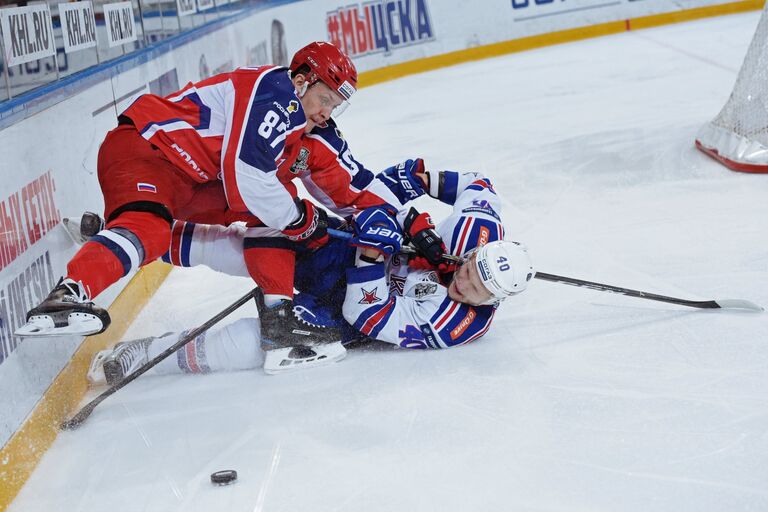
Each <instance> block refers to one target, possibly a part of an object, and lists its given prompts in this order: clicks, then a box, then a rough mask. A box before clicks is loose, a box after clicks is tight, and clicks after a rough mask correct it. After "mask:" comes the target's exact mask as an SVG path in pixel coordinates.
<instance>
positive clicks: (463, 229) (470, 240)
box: [440, 214, 504, 256]
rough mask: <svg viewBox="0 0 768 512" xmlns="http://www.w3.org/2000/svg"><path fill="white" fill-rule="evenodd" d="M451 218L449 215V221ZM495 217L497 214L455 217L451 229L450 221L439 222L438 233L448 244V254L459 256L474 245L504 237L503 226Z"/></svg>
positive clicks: (477, 245)
mask: <svg viewBox="0 0 768 512" xmlns="http://www.w3.org/2000/svg"><path fill="white" fill-rule="evenodd" d="M453 219H454V217H451V223H453V222H454V221H453ZM497 219H498V216H492V217H491V218H489V217H481V216H479V215H477V214H470V215H461V216H459V217H457V218H455V223H454V224H453V226H452V229H451V224H450V223H449V224H442V223H441V224H440V234H441V235H442V236H443V240H444V241H445V243H446V245H447V246H448V252H449V254H454V255H456V256H461V255H463V254H465V253H466V252H467V251H470V250H472V249H474V248H475V247H479V246H481V245H485V244H487V243H489V242H495V241H497V240H502V239H504V226H503V225H502V224H501V222H500V221H498V220H497ZM449 233H450V234H449ZM446 235H448V236H446Z"/></svg>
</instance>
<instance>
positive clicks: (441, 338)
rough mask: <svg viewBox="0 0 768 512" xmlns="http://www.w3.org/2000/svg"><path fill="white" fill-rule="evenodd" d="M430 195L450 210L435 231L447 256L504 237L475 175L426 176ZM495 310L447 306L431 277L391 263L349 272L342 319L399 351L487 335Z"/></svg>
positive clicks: (490, 197)
mask: <svg viewBox="0 0 768 512" xmlns="http://www.w3.org/2000/svg"><path fill="white" fill-rule="evenodd" d="M429 194H430V195H431V196H433V197H435V198H437V199H439V200H441V201H443V202H445V203H448V204H452V205H453V212H452V213H451V215H450V216H449V217H448V218H446V219H445V220H443V221H442V222H440V223H439V224H438V225H437V231H438V233H439V234H440V236H441V237H442V238H443V240H444V241H445V244H446V246H447V248H448V251H449V253H450V254H453V255H456V256H461V255H462V254H464V253H466V252H467V251H469V250H471V249H473V248H475V247H477V246H478V245H483V244H485V243H488V242H492V241H495V240H501V239H502V238H503V236H504V228H503V226H502V224H501V219H500V216H499V211H500V210H501V202H500V201H499V198H498V196H497V195H496V192H495V191H494V190H493V186H492V185H491V182H490V181H489V180H488V179H487V178H485V177H484V176H482V175H480V174H478V173H458V172H453V171H442V172H439V173H438V172H430V191H429ZM495 310H496V308H495V306H470V305H468V304H463V303H459V302H456V301H454V300H451V299H450V298H449V297H448V289H447V288H446V287H445V286H443V285H442V284H440V280H439V278H438V275H437V273H436V272H434V271H427V270H414V269H411V268H409V267H408V264H407V259H406V258H404V257H401V256H397V255H396V256H394V257H392V258H391V260H390V262H389V264H388V265H387V264H385V263H380V264H376V265H368V266H363V267H357V268H350V269H348V270H347V293H346V296H345V300H344V308H343V312H344V318H345V319H346V320H347V322H349V323H350V324H352V325H353V326H354V327H355V328H356V329H357V330H359V331H360V332H362V333H363V334H365V335H368V336H371V337H373V338H376V339H378V340H381V341H386V342H388V343H393V344H396V345H398V346H400V347H403V348H415V349H424V348H449V347H453V346H457V345H463V344H466V343H469V342H471V341H473V340H476V339H477V338H479V337H480V336H482V335H483V334H485V333H486V332H487V331H488V328H489V327H490V324H491V320H492V319H493V315H494V313H495Z"/></svg>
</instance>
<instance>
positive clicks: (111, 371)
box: [88, 337, 155, 386]
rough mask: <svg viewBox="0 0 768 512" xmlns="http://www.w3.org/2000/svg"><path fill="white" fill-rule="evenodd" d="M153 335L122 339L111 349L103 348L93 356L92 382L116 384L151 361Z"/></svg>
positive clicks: (89, 376) (90, 372) (90, 369)
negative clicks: (128, 339) (137, 338)
mask: <svg viewBox="0 0 768 512" xmlns="http://www.w3.org/2000/svg"><path fill="white" fill-rule="evenodd" d="M153 340H155V338H153V337H149V338H142V339H139V340H131V341H121V342H120V343H118V344H117V345H115V346H114V347H113V348H112V349H111V350H102V351H101V352H99V353H97V354H96V355H95V356H93V361H91V366H90V368H89V370H88V380H89V381H90V382H91V383H92V384H107V385H109V386H114V385H115V384H117V383H119V382H120V381H121V380H123V379H124V378H126V377H127V376H128V375H130V374H132V373H133V372H135V371H136V370H138V369H139V368H141V367H142V366H143V365H145V364H146V363H147V362H148V361H149V346H150V345H151V344H152V341H153Z"/></svg>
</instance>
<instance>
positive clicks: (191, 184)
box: [17, 43, 386, 343]
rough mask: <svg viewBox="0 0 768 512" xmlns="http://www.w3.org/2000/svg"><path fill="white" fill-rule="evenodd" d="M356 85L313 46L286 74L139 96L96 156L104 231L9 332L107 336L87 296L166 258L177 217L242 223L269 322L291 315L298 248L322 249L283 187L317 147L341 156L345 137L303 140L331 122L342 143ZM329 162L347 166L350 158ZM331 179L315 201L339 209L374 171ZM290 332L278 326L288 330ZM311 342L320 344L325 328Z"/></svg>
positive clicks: (289, 188) (306, 207)
mask: <svg viewBox="0 0 768 512" xmlns="http://www.w3.org/2000/svg"><path fill="white" fill-rule="evenodd" d="M356 84H357V73H356V70H355V67H354V65H353V64H352V62H351V61H350V60H349V58H348V57H347V56H346V55H344V54H343V53H342V52H340V51H339V50H338V49H337V48H336V47H334V46H333V45H330V44H328V43H312V44H310V45H308V46H306V47H304V48H302V49H301V50H299V51H298V52H297V53H296V55H295V56H294V59H293V61H292V63H291V67H290V70H288V69H286V68H281V67H277V66H264V67H260V68H241V69H238V70H235V71H233V72H231V73H224V74H221V75H217V76H214V77H211V78H209V79H206V80H203V81H201V82H198V83H196V84H189V85H187V86H186V87H185V88H184V89H182V90H181V91H179V92H177V93H174V94H171V95H170V96H168V97H166V98H161V97H158V96H155V95H151V94H146V95H143V96H140V97H139V98H138V99H137V100H136V101H135V102H134V103H133V104H132V105H131V106H130V107H128V109H126V110H125V111H124V112H123V114H122V115H120V116H119V118H118V127H117V128H115V129H114V130H112V131H111V132H110V133H109V134H108V135H107V137H106V139H105V140H104V142H103V144H102V146H101V148H100V150H99V157H98V176H99V183H100V185H101V188H102V191H103V193H104V200H105V217H106V221H107V223H106V227H105V229H104V230H102V231H100V232H99V233H98V234H97V235H96V236H94V237H93V238H91V239H90V240H89V241H88V242H87V243H86V244H85V245H84V246H83V247H82V248H81V249H80V251H78V253H77V254H76V255H75V256H74V257H73V258H72V260H71V261H70V262H69V264H68V265H67V275H66V276H65V278H63V279H62V280H61V281H60V283H59V284H58V285H57V286H56V288H55V289H54V290H53V291H52V292H51V294H50V295H49V296H48V297H47V298H46V299H45V300H44V301H43V302H42V303H41V304H40V305H39V306H37V307H36V308H33V309H32V310H31V311H29V313H28V314H27V324H26V325H25V326H23V327H22V328H20V329H19V330H18V331H17V334H18V335H27V336H48V335H66V334H84V335H88V334H95V333H99V332H102V331H103V330H105V329H106V328H107V327H108V325H109V323H110V319H109V315H108V313H107V312H106V310H104V309H102V308H101V307H99V306H97V305H95V304H94V303H93V298H94V297H96V296H98V295H99V294H100V293H101V292H102V291H103V290H104V289H105V288H107V287H108V286H109V285H111V284H112V283H114V282H116V281H117V280H118V279H120V278H121V277H123V276H125V275H127V274H128V273H129V272H131V271H132V270H135V269H137V268H138V267H140V266H142V265H144V264H147V263H149V262H151V261H154V260H155V259H157V258H158V257H160V256H161V255H162V254H163V253H165V252H166V250H167V248H168V246H169V241H170V239H171V222H172V221H173V219H180V220H190V221H202V222H205V223H208V224H222V225H227V224H230V223H232V222H235V221H244V222H246V223H247V225H248V226H249V234H248V236H247V237H246V240H245V242H244V243H245V246H244V253H245V259H246V262H247V265H248V271H249V274H250V275H251V277H253V278H254V279H255V280H256V282H257V283H258V284H259V286H260V287H261V288H262V289H263V291H264V293H265V298H266V301H267V305H269V306H274V307H273V308H271V310H272V311H271V312H270V313H269V314H273V313H274V314H275V315H276V316H280V315H281V314H282V313H285V311H287V310H289V309H292V304H291V299H292V295H293V266H294V258H295V256H294V249H295V247H296V245H297V244H299V245H304V246H309V247H315V246H320V245H322V244H323V243H324V242H325V241H326V240H327V234H326V231H325V229H326V220H325V218H326V214H325V212H324V211H323V210H322V208H319V207H318V206H316V205H315V204H314V203H312V202H311V201H309V200H306V199H298V198H297V197H296V189H295V186H294V185H293V184H292V183H290V182H291V180H292V179H293V178H294V177H295V175H296V174H295V173H296V172H297V171H294V169H295V165H294V164H297V163H300V162H297V158H299V160H301V156H302V150H304V149H307V148H311V146H312V144H313V143H314V144H315V145H318V144H321V143H322V144H324V145H325V146H327V148H325V150H326V151H328V150H330V151H334V150H337V149H338V150H339V151H342V150H344V147H343V146H344V144H345V143H344V142H343V140H342V141H341V144H339V146H338V148H335V147H333V145H332V144H328V143H327V141H316V140H314V139H312V138H311V137H310V136H309V135H310V132H313V131H316V130H315V129H316V128H317V129H318V130H322V129H323V128H328V127H329V125H330V127H331V130H332V131H334V132H335V133H336V135H337V136H338V138H339V139H340V138H341V136H340V133H339V132H338V131H337V130H335V125H332V120H331V119H330V117H331V114H332V112H334V109H338V108H341V107H344V106H345V105H346V102H347V100H348V99H349V98H350V96H351V95H352V94H353V93H354V92H355V88H356ZM319 138H320V139H322V137H319ZM329 148H330V149H329ZM307 151H310V149H307ZM346 151H348V150H346ZM340 156H341V155H340ZM335 161H337V162H340V161H348V163H349V161H351V163H352V165H353V166H354V165H355V163H354V160H352V159H351V156H350V157H349V158H347V159H346V160H343V159H342V158H341V157H340V158H337V159H335ZM335 171H338V172H337V173H336V174H337V175H339V174H340V175H341V178H340V179H336V180H334V179H333V178H332V179H327V178H326V181H325V182H323V180H322V179H319V180H318V183H314V184H315V185H318V187H317V188H318V191H319V192H327V191H328V189H330V192H327V193H324V194H320V195H321V196H322V197H321V200H322V199H325V200H327V202H330V203H334V202H335V203H339V204H337V206H339V207H347V206H349V204H350V203H351V202H352V199H350V198H349V197H342V196H343V195H344V193H343V192H344V191H341V192H340V191H339V188H343V189H345V190H346V192H347V194H348V195H349V194H351V195H353V196H354V195H355V194H354V193H355V192H360V190H361V189H363V188H364V186H361V185H364V184H362V183H360V182H361V181H366V179H367V181H369V182H370V180H371V179H372V175H371V176H370V179H368V178H366V176H365V174H366V172H367V173H368V174H371V173H370V172H368V171H365V172H361V173H358V174H360V176H362V179H360V176H357V175H354V174H353V173H352V172H350V171H349V169H335ZM335 171H334V170H333V169H332V170H331V171H330V172H331V174H333V172H335ZM320 174H322V173H320ZM318 178H320V175H319V176H318ZM337 178H338V176H337ZM356 180H357V183H356ZM335 181H338V182H340V183H341V187H339V184H338V183H336V182H335ZM308 188H309V187H308ZM381 188H382V190H385V189H386V187H381ZM310 191H312V190H311V189H310ZM350 191H352V192H350ZM358 195H359V196H360V197H355V199H356V200H359V203H360V204H359V206H358V207H365V206H367V204H366V201H372V202H373V203H374V204H380V203H381V202H383V200H382V199H381V198H379V197H378V196H376V194H370V193H369V194H368V197H367V198H366V197H365V194H364V193H360V194H358ZM339 198H341V199H339ZM284 310H285V311H284ZM282 316H284V317H285V318H286V320H285V321H286V322H287V323H288V324H290V321H291V317H292V316H291V315H282ZM293 330H294V329H291V326H290V325H286V329H285V332H286V333H290V332H291V331H293ZM311 335H312V336H315V337H316V338H315V341H323V336H324V333H323V331H322V330H318V331H316V332H312V333H311ZM275 341H276V342H278V343H280V342H283V343H290V342H292V341H293V340H291V339H288V340H275Z"/></svg>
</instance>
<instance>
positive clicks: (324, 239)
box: [283, 198, 329, 249]
mask: <svg viewBox="0 0 768 512" xmlns="http://www.w3.org/2000/svg"><path fill="white" fill-rule="evenodd" d="M294 201H295V202H296V208H298V210H299V218H298V219H296V220H295V221H294V222H292V223H291V224H288V225H287V226H286V227H285V229H284V230H283V234H284V235H285V236H286V237H288V239H289V240H292V241H294V242H298V243H303V244H304V245H306V246H307V247H309V248H310V249H317V248H318V247H322V246H323V245H325V244H326V243H328V240H329V238H328V213H326V211H325V210H323V209H322V208H320V207H319V206H315V204H314V203H312V202H311V201H307V200H306V199H299V198H296V199H295V200H294Z"/></svg>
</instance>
